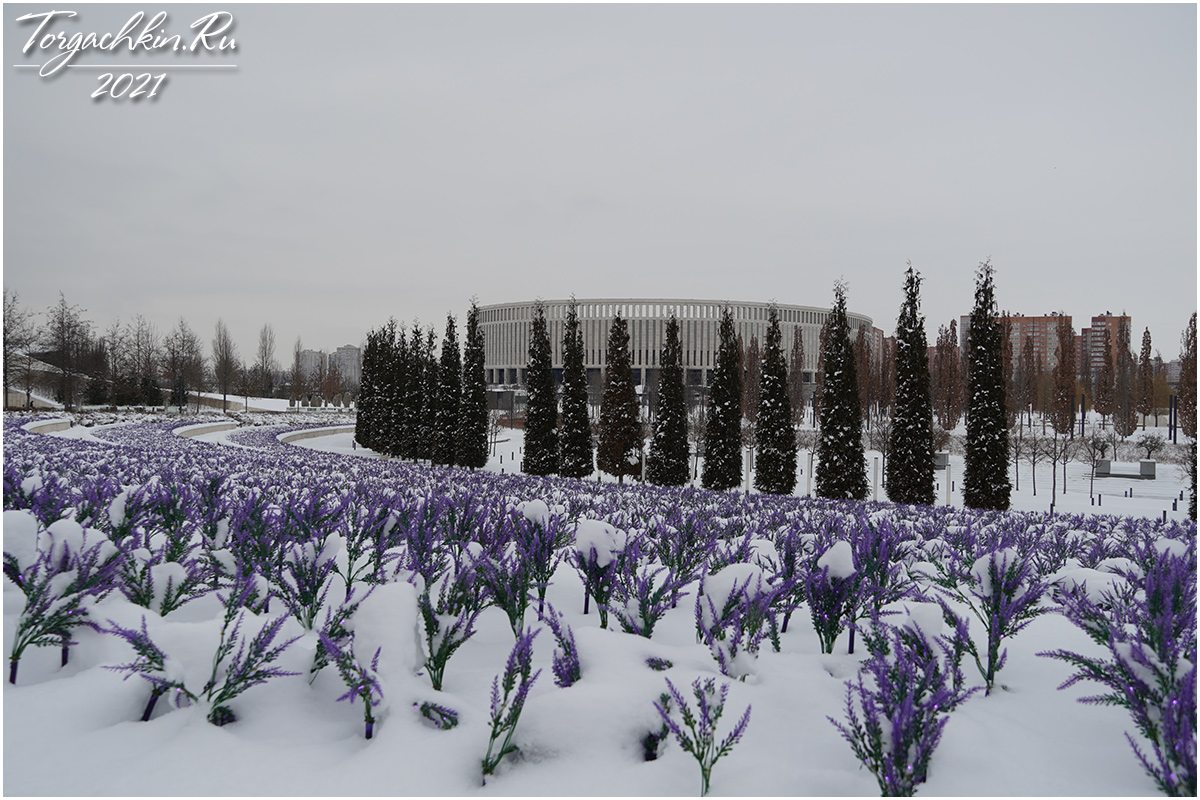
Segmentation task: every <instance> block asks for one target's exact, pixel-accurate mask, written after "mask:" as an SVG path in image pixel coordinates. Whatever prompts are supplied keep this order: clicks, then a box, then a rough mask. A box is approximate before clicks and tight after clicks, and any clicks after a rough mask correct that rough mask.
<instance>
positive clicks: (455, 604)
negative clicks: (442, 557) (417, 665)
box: [413, 557, 487, 690]
mask: <svg viewBox="0 0 1200 800" xmlns="http://www.w3.org/2000/svg"><path fill="white" fill-rule="evenodd" d="M464 558H469V557H464ZM413 578H414V581H416V580H419V579H420V576H419V575H414V576H413ZM434 589H435V587H433V586H425V587H424V588H422V587H421V586H418V587H417V590H418V594H417V609H418V610H419V611H420V612H421V619H422V620H423V621H424V623H425V625H424V630H425V653H426V655H425V668H426V669H427V670H428V671H429V680H430V682H431V683H432V684H433V688H434V689H437V690H441V688H442V680H443V679H444V677H445V674H446V665H447V664H448V663H449V661H450V657H451V656H452V655H454V653H455V652H456V651H457V650H458V648H460V647H462V645H463V643H464V642H466V641H467V640H468V639H470V638H471V637H472V636H474V635H475V627H474V626H475V620H476V619H477V618H478V617H479V614H480V613H481V612H482V611H483V608H484V604H485V603H486V602H487V601H486V600H485V599H484V598H483V593H482V592H481V591H479V589H478V588H477V587H476V585H475V572H474V570H473V569H472V568H471V566H470V565H467V564H462V565H461V566H460V567H459V568H457V569H456V570H455V572H454V573H453V574H452V575H449V576H446V577H444V578H442V579H441V580H440V581H439V586H438V587H437V589H436V591H437V602H436V604H435V603H434V601H433V599H432V594H433V592H434Z"/></svg>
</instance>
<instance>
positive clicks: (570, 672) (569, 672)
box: [541, 603, 583, 689]
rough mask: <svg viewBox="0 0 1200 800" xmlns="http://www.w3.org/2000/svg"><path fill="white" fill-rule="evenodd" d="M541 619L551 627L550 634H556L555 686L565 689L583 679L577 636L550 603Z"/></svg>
mask: <svg viewBox="0 0 1200 800" xmlns="http://www.w3.org/2000/svg"><path fill="white" fill-rule="evenodd" d="M541 619H542V621H543V622H545V623H546V624H547V625H548V626H549V627H550V632H551V633H552V634H554V641H555V643H556V644H557V646H556V647H555V649H554V660H553V662H552V663H551V670H552V671H553V672H554V684H555V685H556V686H559V687H561V688H564V689H565V688H566V687H568V686H572V685H574V683H575V682H576V681H578V680H579V679H580V678H581V677H583V671H582V669H581V668H580V666H579V650H578V648H576V646H575V634H574V633H572V632H571V626H570V625H568V624H567V623H566V621H565V620H564V619H563V615H562V614H560V613H558V612H557V611H556V610H555V609H554V606H552V605H550V604H548V603H547V604H546V610H545V613H543V614H542V615H541Z"/></svg>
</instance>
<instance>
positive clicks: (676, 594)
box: [604, 562, 687, 639]
mask: <svg viewBox="0 0 1200 800" xmlns="http://www.w3.org/2000/svg"><path fill="white" fill-rule="evenodd" d="M630 566H632V567H633V569H632V570H631V571H630V572H625V571H622V572H620V573H618V574H617V576H616V580H615V581H614V582H613V588H612V598H611V600H610V602H609V603H608V604H607V605H606V606H605V607H604V608H605V610H606V611H609V612H611V613H612V614H613V616H615V617H616V618H617V622H619V623H620V625H621V629H622V630H623V631H625V632H626V633H632V634H636V635H638V636H645V637H646V638H647V639H649V638H650V637H651V636H652V635H653V634H654V626H655V625H656V624H657V623H658V621H659V620H660V619H662V618H663V616H664V615H665V614H666V613H667V612H668V611H670V610H671V609H672V608H674V607H675V603H676V602H678V601H679V598H681V597H685V596H687V592H684V591H682V589H683V587H684V586H686V585H687V581H686V580H683V579H680V578H678V577H677V576H676V575H675V574H674V573H673V572H671V571H670V570H669V569H667V568H666V567H651V566H639V565H637V564H636V562H633V563H632V564H631V565H630ZM664 572H665V573H666V575H665V576H663V577H662V578H659V577H658V576H659V575H661V574H662V573H664Z"/></svg>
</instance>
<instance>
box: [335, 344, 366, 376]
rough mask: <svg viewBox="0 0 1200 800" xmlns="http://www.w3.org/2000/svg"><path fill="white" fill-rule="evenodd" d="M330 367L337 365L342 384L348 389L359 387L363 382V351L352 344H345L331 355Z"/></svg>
mask: <svg viewBox="0 0 1200 800" xmlns="http://www.w3.org/2000/svg"><path fill="white" fill-rule="evenodd" d="M329 363H330V365H331V366H332V365H337V368H338V372H340V373H341V375H342V382H343V383H344V384H345V385H346V386H347V387H353V386H358V384H359V382H360V381H361V380H362V351H361V350H359V349H358V348H357V347H355V346H354V345H352V344H344V345H342V346H341V347H339V348H338V349H337V350H336V351H335V352H333V353H331V354H330V355H329Z"/></svg>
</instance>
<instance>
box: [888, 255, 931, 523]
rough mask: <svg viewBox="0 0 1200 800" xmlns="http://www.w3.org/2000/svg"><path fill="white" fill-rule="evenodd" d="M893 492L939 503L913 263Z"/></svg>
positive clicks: (902, 331)
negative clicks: (934, 477) (934, 480)
mask: <svg viewBox="0 0 1200 800" xmlns="http://www.w3.org/2000/svg"><path fill="white" fill-rule="evenodd" d="M887 491H888V497H890V498H891V499H892V501H893V502H896V503H907V504H910V505H923V506H931V505H933V501H934V496H933V400H932V397H931V392H930V380H929V350H928V345H927V342H926V339H925V318H924V317H923V316H921V275H920V273H918V272H917V271H916V270H914V269H913V266H912V262H911V261H910V262H909V264H908V271H907V272H905V273H904V302H903V304H901V306H900V316H899V317H897V319H896V399H895V403H894V405H893V408H892V442H891V455H890V457H889V458H888V462H887Z"/></svg>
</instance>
